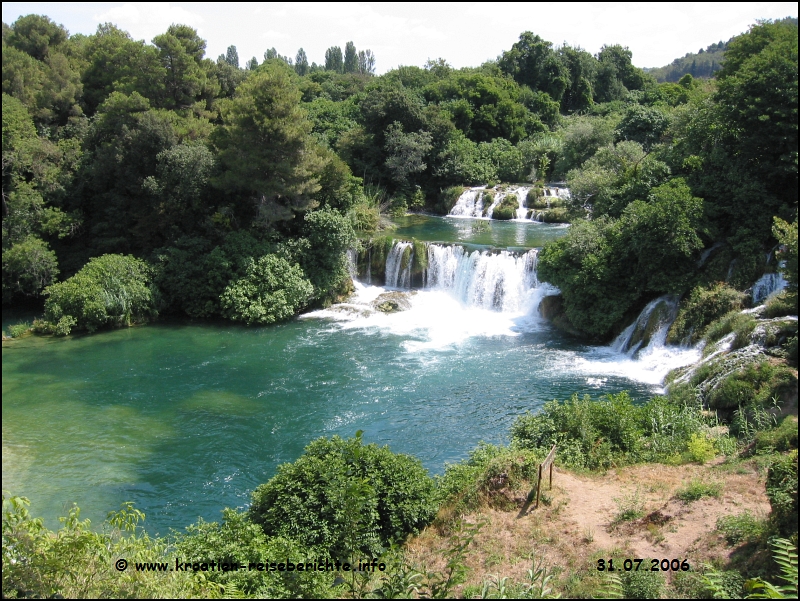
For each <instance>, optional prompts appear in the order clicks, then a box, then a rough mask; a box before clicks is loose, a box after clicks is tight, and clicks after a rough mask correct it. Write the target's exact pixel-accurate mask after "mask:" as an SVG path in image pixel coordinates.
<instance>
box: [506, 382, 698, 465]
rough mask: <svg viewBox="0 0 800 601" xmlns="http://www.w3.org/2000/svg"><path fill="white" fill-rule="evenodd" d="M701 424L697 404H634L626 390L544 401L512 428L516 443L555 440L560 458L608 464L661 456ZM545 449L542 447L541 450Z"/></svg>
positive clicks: (660, 400) (537, 445)
mask: <svg viewBox="0 0 800 601" xmlns="http://www.w3.org/2000/svg"><path fill="white" fill-rule="evenodd" d="M702 426H703V418H702V415H701V413H700V409H699V407H694V406H690V405H685V404H679V403H674V402H672V401H670V400H669V399H667V398H664V397H656V398H654V399H652V400H650V401H649V402H648V403H646V404H645V405H643V406H639V405H634V404H633V401H632V400H631V398H630V396H629V395H628V394H627V393H626V392H622V393H620V394H617V395H607V396H605V397H603V398H601V399H598V400H592V399H591V398H590V397H589V396H584V397H583V399H580V398H579V397H578V395H573V396H572V398H571V399H570V400H567V401H564V402H559V401H552V402H550V403H546V404H545V406H544V407H542V410H541V411H540V412H539V413H537V414H535V415H533V414H530V413H528V414H525V415H522V416H520V417H518V418H517V420H516V421H515V422H514V424H513V425H512V427H511V440H512V443H513V444H514V445H515V446H517V447H518V448H523V449H532V450H533V449H539V450H545V449H546V450H547V451H549V450H550V447H551V446H552V445H553V444H558V458H559V462H561V463H562V464H565V465H570V466H572V467H584V468H590V469H596V468H607V467H610V466H611V465H624V464H626V463H632V462H636V461H642V460H648V461H662V460H665V459H666V458H667V457H668V456H670V455H674V454H675V453H680V452H682V451H684V450H685V448H686V444H687V442H688V440H689V437H690V436H691V435H692V434H693V433H696V432H698V431H699V429H700V428H701V427H702ZM545 452H546V451H545Z"/></svg>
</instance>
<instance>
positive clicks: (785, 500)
mask: <svg viewBox="0 0 800 601" xmlns="http://www.w3.org/2000/svg"><path fill="white" fill-rule="evenodd" d="M767 497H769V504H770V505H771V506H772V515H771V520H772V522H773V523H774V524H775V525H776V526H777V528H778V531H779V532H780V534H781V535H783V536H792V535H795V536H796V535H797V449H795V450H794V451H792V452H791V453H789V454H788V455H783V456H781V457H779V458H777V459H776V460H775V461H773V462H772V464H771V465H770V466H769V468H768V469H767Z"/></svg>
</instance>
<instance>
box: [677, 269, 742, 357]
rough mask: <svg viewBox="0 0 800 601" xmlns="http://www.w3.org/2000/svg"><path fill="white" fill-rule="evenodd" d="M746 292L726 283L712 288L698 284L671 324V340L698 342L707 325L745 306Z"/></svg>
mask: <svg viewBox="0 0 800 601" xmlns="http://www.w3.org/2000/svg"><path fill="white" fill-rule="evenodd" d="M743 300H744V294H742V293H741V292H739V291H737V290H734V289H733V288H731V287H730V286H727V285H725V284H724V283H722V282H718V283H716V284H713V285H712V286H711V287H710V288H706V287H703V286H698V287H696V288H694V289H693V290H692V291H691V292H690V293H689V296H688V297H687V298H685V299H684V300H683V301H682V302H681V307H680V310H679V311H678V316H677V317H676V318H675V321H674V322H672V326H670V329H669V334H668V335H667V342H669V343H671V344H680V343H689V344H694V343H695V342H697V341H698V340H700V338H701V337H702V335H703V333H704V331H705V329H706V327H707V326H708V325H709V324H710V323H712V322H713V321H716V320H718V319H719V318H721V317H723V316H724V315H727V314H728V313H730V312H731V311H739V310H741V308H742V302H743Z"/></svg>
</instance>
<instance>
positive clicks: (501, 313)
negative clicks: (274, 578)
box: [3, 218, 692, 534]
mask: <svg viewBox="0 0 800 601" xmlns="http://www.w3.org/2000/svg"><path fill="white" fill-rule="evenodd" d="M429 219H433V218H429ZM440 221H442V222H444V225H442V224H440V223H437V222H435V221H434V222H433V223H434V224H435V226H436V227H439V228H442V227H450V226H449V225H447V223H446V221H445V220H440ZM496 225H498V224H494V223H493V224H492V227H493V228H494V227H495V226H496ZM499 225H501V226H502V227H505V226H506V225H507V224H499ZM407 227H410V226H407ZM528 227H535V228H541V227H542V226H541V225H538V224H537V225H529V226H528ZM503 231H505V230H503ZM431 235H432V236H435V235H438V234H437V233H434V234H431ZM504 235H505V233H503V234H500V233H498V234H497V236H498V238H500V237H502V236H504ZM515 235H516V234H515ZM526 235H528V234H526ZM428 252H429V253H430V255H429V260H430V262H431V267H430V269H434V268H436V269H438V270H439V271H437V272H436V273H433V272H431V273H430V274H428V277H427V278H426V281H427V283H428V284H427V287H426V288H425V289H421V290H415V291H410V292H399V293H397V294H404V295H407V297H408V304H409V306H410V308H409V309H408V310H406V311H402V312H398V313H391V314H384V313H382V312H380V311H376V310H374V308H373V307H372V305H371V304H370V303H371V302H373V301H374V299H376V298H378V297H379V296H380V295H381V294H386V290H385V289H384V288H379V287H377V286H367V285H363V284H361V283H359V284H358V286H357V287H358V294H357V295H356V297H355V298H354V299H352V300H351V301H350V302H349V303H346V304H344V305H340V306H334V307H332V308H331V309H328V310H324V311H318V312H313V313H310V314H307V315H305V316H303V317H302V318H298V319H295V320H293V321H291V322H289V323H285V324H282V325H279V326H273V327H261V328H244V327H238V326H233V325H230V324H228V323H217V324H200V323H191V322H185V321H174V322H171V321H161V322H159V323H156V324H154V325H151V326H147V327H137V328H129V329H126V330H116V331H108V332H102V333H99V334H95V335H93V336H76V337H69V338H66V339H54V338H36V337H29V338H25V339H22V340H19V341H14V342H12V343H11V344H5V343H4V348H3V488H4V489H5V490H8V491H10V492H11V493H12V494H17V495H24V496H28V497H29V498H30V499H31V501H32V503H33V507H32V509H33V513H34V514H35V515H43V516H44V517H45V518H46V521H47V523H48V525H49V526H51V527H52V526H55V525H57V522H56V520H55V518H56V516H58V515H63V514H64V513H65V512H66V509H67V508H68V507H69V506H70V505H71V503H73V502H75V503H78V504H79V505H80V507H81V508H82V514H81V515H82V517H89V518H91V519H92V521H93V523H95V524H97V523H99V522H100V521H101V520H102V519H103V518H104V517H105V514H106V512H108V511H109V510H112V509H116V508H118V506H119V504H120V503H121V502H123V501H129V500H130V501H134V502H135V504H136V506H137V507H138V508H139V509H141V510H143V511H144V512H145V513H146V514H147V521H146V523H145V524H146V526H147V528H148V530H149V531H150V532H160V533H162V534H163V533H166V532H167V531H168V529H169V528H170V527H174V528H182V527H183V526H186V525H187V524H189V523H191V522H193V521H195V520H196V519H197V518H198V517H203V518H204V519H207V520H216V519H219V517H220V510H221V509H222V508H223V507H226V506H230V507H243V506H245V505H246V504H247V503H248V500H249V493H250V492H251V491H252V489H253V488H254V487H255V486H257V485H258V484H260V483H262V482H265V481H266V480H267V479H268V478H270V477H271V476H272V475H273V474H274V473H275V472H276V469H277V466H278V465H279V464H281V463H284V462H289V461H293V460H295V459H296V458H297V457H298V456H299V455H300V454H301V453H302V449H303V447H304V446H305V445H306V444H308V442H310V441H311V440H313V439H315V438H317V437H319V436H331V435H334V434H338V435H340V436H344V437H347V436H352V435H353V434H354V433H355V432H356V431H357V430H363V431H364V439H365V441H366V442H376V443H379V444H381V445H383V444H388V445H390V447H391V448H392V450H394V451H398V452H405V453H410V454H413V455H415V456H417V457H419V458H420V459H421V460H422V462H423V464H424V465H425V466H426V467H427V468H428V469H429V470H431V472H432V473H441V472H442V471H443V469H444V465H445V463H446V462H453V461H458V460H460V459H463V458H465V457H466V456H467V455H468V452H469V451H470V450H471V449H472V448H474V447H475V446H476V445H477V444H478V442H479V441H481V440H484V441H487V442H493V443H500V442H505V441H506V440H507V433H508V429H509V426H510V425H511V424H512V423H513V421H514V419H515V417H516V416H518V415H520V414H521V413H524V412H525V411H527V410H536V409H537V408H538V407H540V406H541V405H542V404H543V403H544V402H546V401H549V400H551V399H553V398H559V399H563V398H567V397H569V396H570V395H571V394H572V393H575V392H577V393H581V394H583V393H591V394H593V395H597V394H600V393H607V392H617V391H620V390H630V391H631V392H632V394H633V395H634V396H635V397H637V398H639V399H644V398H647V397H649V396H650V395H651V394H652V393H653V392H655V391H657V390H658V389H659V385H660V382H661V379H662V378H663V375H664V374H665V373H666V370H667V369H668V368H669V367H670V366H674V365H677V364H685V363H688V362H689V361H690V360H691V358H692V357H691V356H690V355H688V354H687V351H680V350H673V349H667V348H664V347H657V348H656V347H653V348H651V347H648V348H646V349H644V350H642V351H640V353H639V355H637V356H636V357H631V356H629V355H628V354H625V353H621V352H618V351H616V350H614V349H613V348H611V347H588V346H585V345H583V344H580V343H579V342H577V341H575V340H573V339H570V338H568V337H565V336H563V335H561V334H560V333H558V332H557V331H555V330H553V329H552V328H551V327H550V326H549V324H547V323H546V322H544V321H543V320H541V319H540V318H539V317H538V313H537V312H536V306H537V304H538V300H539V299H540V298H541V296H542V295H544V294H548V293H552V291H553V290H552V288H550V287H548V286H547V285H544V284H542V283H540V282H538V281H537V279H536V273H535V251H529V252H526V253H518V254H516V255H509V254H508V253H507V252H497V251H495V252H494V253H493V254H492V253H489V252H488V251H480V250H475V251H469V250H463V249H462V250H457V249H456V250H448V248H447V247H445V246H442V245H431V246H429V247H428ZM476 253H477V254H476ZM487 290H488V291H490V292H491V295H490V296H487V292H486V291H487ZM487 299H490V300H491V302H490V301H489V300H487Z"/></svg>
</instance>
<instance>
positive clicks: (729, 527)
mask: <svg viewBox="0 0 800 601" xmlns="http://www.w3.org/2000/svg"><path fill="white" fill-rule="evenodd" d="M716 529H717V531H718V532H720V533H721V534H722V535H723V536H724V537H725V540H727V541H728V544H729V545H738V544H739V543H742V542H745V543H754V542H757V541H759V540H761V538H762V537H763V536H764V535H765V534H766V533H767V531H768V524H767V522H766V520H764V519H759V518H757V517H755V516H754V515H753V514H751V513H750V512H749V511H745V512H743V513H739V514H736V515H724V516H722V517H720V518H719V519H717V525H716Z"/></svg>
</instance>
